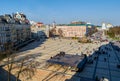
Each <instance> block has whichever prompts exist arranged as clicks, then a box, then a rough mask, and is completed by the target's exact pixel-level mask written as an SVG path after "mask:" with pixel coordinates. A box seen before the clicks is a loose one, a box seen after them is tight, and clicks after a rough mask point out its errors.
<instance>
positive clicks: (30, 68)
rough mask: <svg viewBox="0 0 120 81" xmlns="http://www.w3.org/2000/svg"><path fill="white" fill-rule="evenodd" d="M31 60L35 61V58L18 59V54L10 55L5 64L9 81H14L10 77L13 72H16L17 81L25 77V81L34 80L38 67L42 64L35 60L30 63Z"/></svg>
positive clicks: (30, 56)
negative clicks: (27, 80)
mask: <svg viewBox="0 0 120 81" xmlns="http://www.w3.org/2000/svg"><path fill="white" fill-rule="evenodd" d="M29 59H35V57H34V56H32V55H29V56H24V57H21V58H18V57H17V54H12V55H8V57H7V58H6V62H5V65H6V67H7V71H8V77H7V78H8V81H12V80H11V79H10V75H11V74H13V73H12V71H14V72H15V73H14V75H15V76H16V81H19V79H20V76H25V77H26V78H24V79H25V80H26V79H30V78H32V76H33V75H34V73H35V71H36V67H37V66H39V65H40V63H39V62H37V61H34V60H31V61H29Z"/></svg>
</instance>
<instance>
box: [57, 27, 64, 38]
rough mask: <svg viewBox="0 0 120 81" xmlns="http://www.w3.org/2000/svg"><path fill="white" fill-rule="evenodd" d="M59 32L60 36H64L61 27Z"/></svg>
mask: <svg viewBox="0 0 120 81" xmlns="http://www.w3.org/2000/svg"><path fill="white" fill-rule="evenodd" d="M58 34H59V37H60V38H61V37H63V31H62V29H61V28H59V29H58Z"/></svg>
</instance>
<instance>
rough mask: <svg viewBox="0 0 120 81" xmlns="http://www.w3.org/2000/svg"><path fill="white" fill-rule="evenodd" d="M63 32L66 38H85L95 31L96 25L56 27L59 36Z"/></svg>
mask: <svg viewBox="0 0 120 81" xmlns="http://www.w3.org/2000/svg"><path fill="white" fill-rule="evenodd" d="M59 30H62V34H63V36H64V37H84V36H86V35H88V34H89V32H90V31H92V30H94V25H91V24H68V25H63V26H56V32H57V33H58V34H59Z"/></svg>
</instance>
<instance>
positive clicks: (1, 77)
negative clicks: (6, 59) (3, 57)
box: [0, 67, 21, 81]
mask: <svg viewBox="0 0 120 81" xmlns="http://www.w3.org/2000/svg"><path fill="white" fill-rule="evenodd" d="M7 77H8V71H6V70H5V69H3V68H1V67H0V81H8V78H7ZM10 81H16V77H15V76H14V75H12V74H10ZM18 81H21V80H18Z"/></svg>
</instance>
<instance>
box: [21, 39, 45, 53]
mask: <svg viewBox="0 0 120 81" xmlns="http://www.w3.org/2000/svg"><path fill="white" fill-rule="evenodd" d="M46 40H47V38H43V39H36V40H35V41H34V42H32V43H29V44H28V45H26V46H25V47H21V48H20V49H19V52H22V51H27V50H31V49H34V48H36V47H39V46H40V45H41V44H43V43H44V42H45V41H46Z"/></svg>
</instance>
